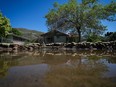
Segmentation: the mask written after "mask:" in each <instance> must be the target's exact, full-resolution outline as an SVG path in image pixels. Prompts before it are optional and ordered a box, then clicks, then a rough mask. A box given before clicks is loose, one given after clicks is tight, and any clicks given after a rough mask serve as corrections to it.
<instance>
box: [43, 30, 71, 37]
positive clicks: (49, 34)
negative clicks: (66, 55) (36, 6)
mask: <svg viewBox="0 0 116 87" xmlns="http://www.w3.org/2000/svg"><path fill="white" fill-rule="evenodd" d="M41 36H69V35H68V34H65V33H63V32H60V31H58V30H51V31H49V32H47V33H44V34H42V35H41Z"/></svg>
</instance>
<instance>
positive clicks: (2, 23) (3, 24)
mask: <svg viewBox="0 0 116 87" xmlns="http://www.w3.org/2000/svg"><path fill="white" fill-rule="evenodd" d="M11 31H12V28H11V25H10V21H9V19H8V18H6V17H4V16H3V15H2V13H1V12H0V37H1V38H6V37H7V36H8V35H9V33H10V32H11Z"/></svg>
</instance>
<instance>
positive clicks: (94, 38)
mask: <svg viewBox="0 0 116 87" xmlns="http://www.w3.org/2000/svg"><path fill="white" fill-rule="evenodd" d="M101 39H102V37H101V36H98V35H93V34H92V35H89V36H88V37H87V41H88V42H98V41H101Z"/></svg>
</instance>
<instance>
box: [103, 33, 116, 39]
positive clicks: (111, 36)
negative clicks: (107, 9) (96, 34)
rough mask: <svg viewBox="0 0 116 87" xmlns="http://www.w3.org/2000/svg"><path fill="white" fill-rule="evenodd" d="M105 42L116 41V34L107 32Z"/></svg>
mask: <svg viewBox="0 0 116 87" xmlns="http://www.w3.org/2000/svg"><path fill="white" fill-rule="evenodd" d="M104 39H105V41H115V40H116V32H107V33H106V34H105V37H104Z"/></svg>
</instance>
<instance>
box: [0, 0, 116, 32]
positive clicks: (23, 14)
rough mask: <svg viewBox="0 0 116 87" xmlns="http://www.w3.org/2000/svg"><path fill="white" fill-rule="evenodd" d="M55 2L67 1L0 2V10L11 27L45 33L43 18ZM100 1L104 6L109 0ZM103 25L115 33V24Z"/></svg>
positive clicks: (62, 0) (14, 0) (64, 0)
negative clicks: (8, 20)
mask: <svg viewBox="0 0 116 87" xmlns="http://www.w3.org/2000/svg"><path fill="white" fill-rule="evenodd" d="M56 1H57V2H58V3H60V4H63V3H66V2H67V0H0V10H1V12H2V13H3V15H5V16H6V17H7V18H9V19H10V22H11V25H12V27H16V28H27V29H32V30H38V31H42V32H47V30H48V28H47V25H46V19H45V18H44V16H45V14H47V12H48V11H49V9H50V8H52V7H53V3H54V2H56ZM100 1H101V3H103V4H106V3H109V2H110V1H111V0H100ZM114 1H116V0H114ZM103 24H104V25H106V26H108V27H107V28H108V31H116V22H107V21H104V22H103Z"/></svg>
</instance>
